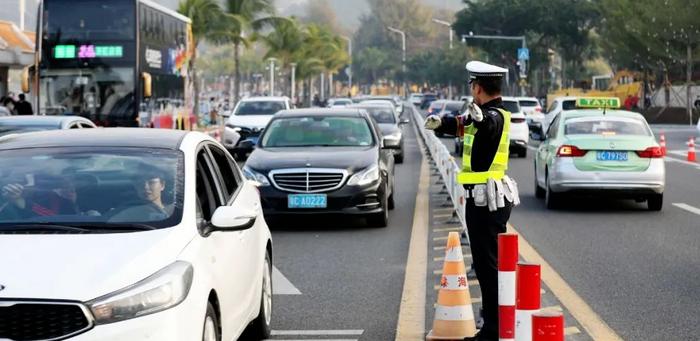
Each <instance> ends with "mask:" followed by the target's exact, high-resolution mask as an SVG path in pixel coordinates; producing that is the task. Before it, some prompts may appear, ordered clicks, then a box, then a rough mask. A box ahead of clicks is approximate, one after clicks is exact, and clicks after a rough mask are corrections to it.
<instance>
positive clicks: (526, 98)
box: [516, 97, 540, 103]
mask: <svg viewBox="0 0 700 341" xmlns="http://www.w3.org/2000/svg"><path fill="white" fill-rule="evenodd" d="M516 98H517V99H518V100H519V101H537V103H539V102H540V101H539V100H538V99H537V98H536V97H516Z"/></svg>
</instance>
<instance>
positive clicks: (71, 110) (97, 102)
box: [40, 67, 134, 123]
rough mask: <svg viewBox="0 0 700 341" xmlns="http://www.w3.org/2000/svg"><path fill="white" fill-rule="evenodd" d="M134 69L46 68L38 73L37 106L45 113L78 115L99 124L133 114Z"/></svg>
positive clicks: (126, 117)
mask: <svg viewBox="0 0 700 341" xmlns="http://www.w3.org/2000/svg"><path fill="white" fill-rule="evenodd" d="M133 89H134V69H133V68H129V67H114V68H94V69H48V70H43V71H42V73H41V94H42V95H41V96H40V99H41V100H40V101H41V103H40V107H41V108H42V111H43V112H42V113H43V114H47V115H80V116H83V117H87V118H90V119H91V120H93V121H95V122H97V123H99V122H103V121H106V120H107V118H108V117H109V120H110V121H112V120H114V119H128V118H129V117H130V116H132V115H133V113H134V94H133Z"/></svg>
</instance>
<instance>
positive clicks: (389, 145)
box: [382, 137, 401, 149]
mask: <svg viewBox="0 0 700 341" xmlns="http://www.w3.org/2000/svg"><path fill="white" fill-rule="evenodd" d="M400 147H401V146H400V141H399V140H398V139H390V138H387V137H385V138H383V139H382V148H384V149H400Z"/></svg>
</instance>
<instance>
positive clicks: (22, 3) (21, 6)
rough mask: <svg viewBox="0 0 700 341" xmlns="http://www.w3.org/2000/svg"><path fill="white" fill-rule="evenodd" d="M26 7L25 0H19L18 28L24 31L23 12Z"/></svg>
mask: <svg viewBox="0 0 700 341" xmlns="http://www.w3.org/2000/svg"><path fill="white" fill-rule="evenodd" d="M26 7H27V4H26V0H19V29H20V30H21V31H24V12H25V11H26Z"/></svg>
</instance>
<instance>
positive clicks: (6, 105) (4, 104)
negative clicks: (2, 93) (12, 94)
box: [0, 97, 12, 116]
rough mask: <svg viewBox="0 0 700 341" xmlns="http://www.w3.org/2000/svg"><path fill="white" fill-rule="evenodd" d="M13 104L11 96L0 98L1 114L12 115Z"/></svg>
mask: <svg viewBox="0 0 700 341" xmlns="http://www.w3.org/2000/svg"><path fill="white" fill-rule="evenodd" d="M11 105H12V99H11V98H9V97H3V98H2V99H0V116H11V115H12V110H11V109H10V106H11Z"/></svg>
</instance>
